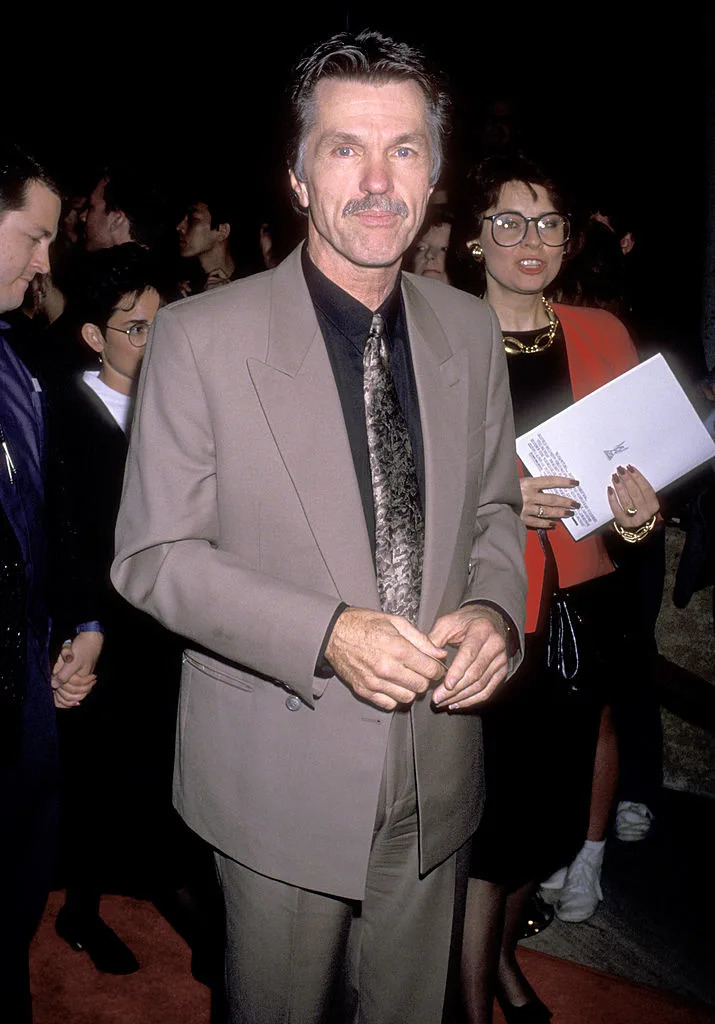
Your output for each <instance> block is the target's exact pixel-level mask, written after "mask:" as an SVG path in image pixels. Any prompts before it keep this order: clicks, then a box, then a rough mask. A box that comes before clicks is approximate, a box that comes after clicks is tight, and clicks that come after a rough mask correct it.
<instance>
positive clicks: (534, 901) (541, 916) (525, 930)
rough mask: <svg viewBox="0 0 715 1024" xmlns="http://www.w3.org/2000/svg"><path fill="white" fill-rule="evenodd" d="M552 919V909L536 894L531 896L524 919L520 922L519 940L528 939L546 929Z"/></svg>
mask: <svg viewBox="0 0 715 1024" xmlns="http://www.w3.org/2000/svg"><path fill="white" fill-rule="evenodd" d="M553 919H554V908H553V907H552V906H551V905H550V904H549V903H547V902H546V901H545V900H542V898H541V896H539V894H538V893H537V892H535V893H534V894H533V896H531V898H530V899H529V901H528V902H527V904H526V908H525V910H524V919H523V920H522V922H521V935H520V936H519V938H520V939H530V938H532V936H534V935H538V934H539V932H543V930H544V928H548V927H549V925H550V924H551V922H552V921H553Z"/></svg>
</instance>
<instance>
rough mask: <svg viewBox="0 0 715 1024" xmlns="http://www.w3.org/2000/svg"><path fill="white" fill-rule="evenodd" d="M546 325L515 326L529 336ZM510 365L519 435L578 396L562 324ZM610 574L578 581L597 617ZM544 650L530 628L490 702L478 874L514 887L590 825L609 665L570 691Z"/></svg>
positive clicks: (559, 861)
mask: <svg viewBox="0 0 715 1024" xmlns="http://www.w3.org/2000/svg"><path fill="white" fill-rule="evenodd" d="M540 333H543V329H542V330H540V331H529V332H520V333H518V334H515V335H514V336H515V337H517V338H518V339H519V340H520V341H523V342H524V343H526V344H529V343H531V342H532V341H533V340H534V338H535V337H536V335H537V334H540ZM508 365H509V377H510V388H511V394H512V402H513V406H514V420H515V426H516V434H517V436H519V435H520V434H523V433H524V432H525V431H527V430H529V429H531V428H532V427H534V426H536V425H537V424H539V423H541V422H543V421H544V420H545V419H547V418H548V417H550V416H553V415H555V414H556V413H557V412H560V411H561V410H562V409H563V408H565V407H566V406H568V405H570V404H571V403H572V402H573V392H572V390H571V384H570V380H569V372H568V360H567V355H566V346H565V342H564V339H563V334H562V332H561V328H560V327H559V329H558V331H557V334H556V337H555V339H554V342H553V344H552V345H551V346H550V347H549V348H548V349H546V350H544V351H542V352H539V353H534V354H529V355H523V354H521V355H509V356H508ZM610 580H611V578H610V577H604V578H603V581H602V580H595V581H592V582H589V583H587V584H582V585H581V587H578V588H575V589H576V590H578V592H579V594H580V595H582V600H583V603H584V605H586V606H587V608H586V609H584V610H585V611H586V614H587V615H588V616H589V618H591V619H593V618H594V617H596V616H600V615H601V610H602V609H603V608H604V607H607V603H608V602H609V601H610V600H611V598H610V596H609V597H604V596H602V595H601V592H602V590H604V589H605V590H607V591H608V592H609V593H610V590H611V589H612V583H611V581H610ZM554 583H555V581H554ZM596 628H597V629H598V627H596ZM545 657H546V655H545V636H544V635H540V634H538V633H532V634H529V635H528V636H527V638H526V645H525V652H524V662H523V664H522V665H521V666H520V668H519V670H518V672H517V673H516V674H515V676H514V677H513V678H512V679H511V680H509V682H508V683H507V684H506V686H505V687H504V688H503V690H502V692H501V693H500V696H499V698H498V699H497V700H496V701H495V702H494V703H493V704H491V705H490V706H489V707H488V708H485V709H484V711H483V712H482V723H483V729H484V758H485V786H486V801H485V806H484V812H483V815H482V820H481V823H480V825H479V828H478V830H477V832H476V835H475V837H474V840H473V845H472V860H471V867H470V874H471V875H472V877H474V878H483V879H486V880H488V881H491V882H495V883H497V884H500V885H506V886H507V887H509V888H510V889H514V888H518V887H519V886H521V885H523V884H525V883H526V882H527V881H530V880H532V879H537V880H538V879H541V878H546V877H547V876H548V875H550V874H551V873H552V872H553V871H555V870H556V869H557V868H559V867H562V866H563V865H565V864H568V863H570V861H571V860H572V859H573V857H574V856H575V854H576V853H577V852H578V850H579V849H580V848H581V846H582V844H583V840H584V838H585V836H586V830H587V828H588V818H589V804H590V791H591V780H592V775H593V762H594V755H595V749H596V741H597V738H598V727H599V721H600V711H601V708H602V706H603V699H604V696H603V687H602V685H601V684H602V682H603V679H602V675H601V672H600V670H599V669H598V668H597V666H596V665H593V666H592V668H593V685H591V686H588V687H584V688H582V689H581V690H580V692H579V693H578V695H575V694H568V693H567V690H566V688H565V687H562V686H559V685H557V684H556V683H555V682H554V681H553V680H551V679H550V678H549V677H548V675H547V673H546V671H545V670H544V667H543V666H544V664H545Z"/></svg>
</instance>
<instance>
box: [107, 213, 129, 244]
mask: <svg viewBox="0 0 715 1024" xmlns="http://www.w3.org/2000/svg"><path fill="white" fill-rule="evenodd" d="M107 218H108V221H107V226H108V228H109V233H110V234H111V236H112V238H114V239H116V242H117V244H118V245H121V244H122V243H123V242H130V241H131V240H132V229H131V224H130V223H129V218H128V217H127V215H126V213H124V211H123V210H112V211H111V213H108V214H107Z"/></svg>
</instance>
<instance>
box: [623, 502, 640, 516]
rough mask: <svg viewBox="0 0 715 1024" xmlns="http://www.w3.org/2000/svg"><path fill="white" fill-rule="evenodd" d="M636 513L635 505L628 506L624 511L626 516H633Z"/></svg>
mask: <svg viewBox="0 0 715 1024" xmlns="http://www.w3.org/2000/svg"><path fill="white" fill-rule="evenodd" d="M637 511H638V509H637V508H636V506H635V505H629V506H628V508H627V509H626V515H627V516H634V515H635V514H636V512H637Z"/></svg>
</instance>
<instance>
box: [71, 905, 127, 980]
mask: <svg viewBox="0 0 715 1024" xmlns="http://www.w3.org/2000/svg"><path fill="white" fill-rule="evenodd" d="M55 931H56V932H57V934H58V935H59V937H60V938H61V939H64V940H65V942H67V943H69V945H70V946H71V947H72V949H76V950H77V951H78V952H81V951H84V952H85V953H87V955H88V956H89V958H90V960H91V961H92V963H93V964H94V966H95V967H96V968H97V970H98V971H104V972H105V974H134V972H135V971H138V970H139V961H138V960H137V958H136V957H135V956H134V954H133V953H132V951H131V949H130V948H129V946H127V945H126V943H124V942H122V940H121V939H120V938H119V936H118V935H117V933H116V932H114V931H112V929H111V928H110V927H109V925H108V924H105V922H104V921H103V920H102V918H101V917H100V916H99V914H97V915H92V916H83V915H81V914H74V913H73V912H72V911H71V910H68V909H67V907H62V909H61V910H60V912H59V914H58V915H57V920H56V921H55Z"/></svg>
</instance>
